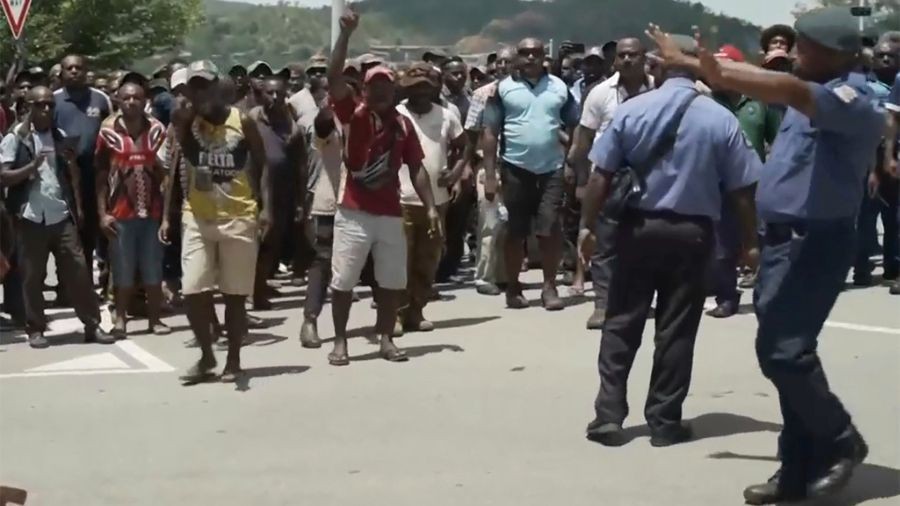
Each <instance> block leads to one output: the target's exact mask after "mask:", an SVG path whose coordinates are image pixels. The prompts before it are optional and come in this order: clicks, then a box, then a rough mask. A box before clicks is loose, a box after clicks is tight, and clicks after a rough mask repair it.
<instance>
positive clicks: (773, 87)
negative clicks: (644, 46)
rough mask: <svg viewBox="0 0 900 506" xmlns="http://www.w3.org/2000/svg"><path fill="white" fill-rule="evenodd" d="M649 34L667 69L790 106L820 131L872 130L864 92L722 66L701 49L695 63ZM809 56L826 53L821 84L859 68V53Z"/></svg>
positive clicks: (661, 35)
mask: <svg viewBox="0 0 900 506" xmlns="http://www.w3.org/2000/svg"><path fill="white" fill-rule="evenodd" d="M647 33H648V35H649V36H651V37H652V38H653V39H654V40H655V41H656V43H657V44H658V45H659V48H660V56H661V57H662V58H664V60H665V61H666V63H667V64H668V65H673V66H677V67H683V68H688V69H690V70H692V71H694V72H696V73H698V74H699V75H701V76H703V78H704V79H705V80H706V81H707V82H709V83H710V84H711V85H714V86H715V87H719V88H723V89H729V90H733V91H736V92H738V93H741V94H743V95H747V96H749V97H751V98H754V99H757V100H760V101H762V102H765V103H774V104H784V105H787V106H790V107H792V108H794V109H796V110H797V111H799V112H800V113H802V114H803V115H805V116H807V117H809V118H810V120H811V122H812V124H813V126H814V127H816V128H819V129H822V130H829V131H835V132H847V133H855V132H858V131H859V129H860V128H866V127H867V126H868V125H869V123H868V118H867V117H866V115H865V114H862V115H861V114H858V113H859V112H860V111H861V110H862V109H866V108H871V107H872V105H871V102H870V101H869V100H865V99H858V98H860V95H861V94H864V93H867V91H866V90H865V89H864V87H858V86H853V85H852V84H845V85H838V86H834V87H829V86H826V85H824V84H820V83H818V82H811V81H804V80H802V79H800V78H798V77H796V76H794V75H792V74H787V73H784V72H772V71H769V70H765V69H762V68H759V67H755V66H753V65H750V64H746V63H738V62H722V61H719V60H717V59H716V58H715V57H714V56H713V54H712V53H710V52H709V51H707V50H706V49H704V48H702V47H701V48H700V50H699V54H700V57H699V58H694V57H691V56H688V55H685V54H684V53H683V52H682V51H680V50H679V49H678V46H677V45H676V43H675V42H674V41H673V40H672V38H671V37H670V36H669V35H668V34H666V33H665V32H663V31H662V30H660V29H659V27H657V26H655V25H651V27H650V29H649V30H648V32H647ZM806 44H815V43H813V42H806ZM809 51H810V52H816V51H824V52H826V53H827V55H824V56H823V55H819V57H820V58H824V59H827V61H828V62H829V63H828V68H822V69H817V70H819V71H820V72H818V73H820V74H821V75H820V76H818V80H820V81H822V82H827V81H831V80H832V79H834V78H836V77H838V76H841V75H844V74H846V72H849V71H850V70H851V69H852V68H853V66H854V64H855V53H852V52H845V51H838V50H830V49H827V48H824V47H816V48H814V49H809ZM863 84H864V83H863Z"/></svg>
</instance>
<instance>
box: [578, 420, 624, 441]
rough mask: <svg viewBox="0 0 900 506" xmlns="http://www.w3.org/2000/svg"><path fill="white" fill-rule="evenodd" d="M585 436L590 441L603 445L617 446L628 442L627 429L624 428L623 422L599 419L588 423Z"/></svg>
mask: <svg viewBox="0 0 900 506" xmlns="http://www.w3.org/2000/svg"><path fill="white" fill-rule="evenodd" d="M585 437H586V438H587V439H588V441H593V442H595V443H600V444H602V445H603V446H612V447H617V446H624V445H625V444H627V443H628V438H627V437H626V436H625V431H623V430H622V424H618V423H611V422H600V421H598V420H594V421H593V422H591V423H589V424H588V426H587V430H586V434H585Z"/></svg>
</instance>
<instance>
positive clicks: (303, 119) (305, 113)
mask: <svg viewBox="0 0 900 506" xmlns="http://www.w3.org/2000/svg"><path fill="white" fill-rule="evenodd" d="M327 70H328V60H327V59H324V57H319V56H313V57H312V58H310V60H309V64H308V65H307V67H306V77H307V78H308V83H307V85H306V86H304V87H303V88H301V89H299V90H297V91H295V92H293V94H292V95H291V96H290V98H289V99H288V105H289V106H290V107H291V111H292V112H293V114H294V118H296V120H297V122H298V123H299V124H300V125H303V126H304V127H309V126H310V125H312V122H313V119H314V118H315V117H316V114H318V113H319V105H318V101H316V99H315V97H314V96H313V93H312V91H313V89H314V88H319V87H321V85H322V83H323V82H325V81H326V78H325V72H326V71H327Z"/></svg>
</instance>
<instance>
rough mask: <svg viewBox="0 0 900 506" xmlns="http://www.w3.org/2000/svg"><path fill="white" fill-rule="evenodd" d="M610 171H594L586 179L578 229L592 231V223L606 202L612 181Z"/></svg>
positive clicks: (595, 221)
mask: <svg viewBox="0 0 900 506" xmlns="http://www.w3.org/2000/svg"><path fill="white" fill-rule="evenodd" d="M612 176H613V175H612V173H610V172H601V171H594V173H593V174H591V177H590V179H588V183H587V187H586V188H585V190H584V198H582V200H581V225H580V227H579V228H580V229H582V230H584V229H587V230H590V231H591V232H593V230H594V224H595V223H597V218H598V217H599V216H600V210H601V209H603V205H604V204H606V199H607V198H608V197H609V189H610V185H611V182H612Z"/></svg>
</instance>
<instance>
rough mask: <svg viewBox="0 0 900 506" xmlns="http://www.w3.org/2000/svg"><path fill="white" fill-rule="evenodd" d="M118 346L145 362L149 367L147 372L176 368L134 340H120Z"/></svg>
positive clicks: (168, 370) (167, 370)
mask: <svg viewBox="0 0 900 506" xmlns="http://www.w3.org/2000/svg"><path fill="white" fill-rule="evenodd" d="M116 347H118V348H119V349H120V350H122V351H124V352H125V353H127V354H128V355H129V356H130V357H131V358H133V359H135V360H137V361H138V362H140V363H141V364H143V365H144V367H146V368H147V370H146V372H172V371H174V370H175V368H174V367H172V366H171V365H169V364H167V363H165V362H163V361H162V360H160V359H159V358H157V357H156V355H153V354H151V353H150V352H148V351H147V350H145V349H143V348H141V347H140V346H138V345H137V344H136V343H135V342H134V341H119V342H117V343H116Z"/></svg>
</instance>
